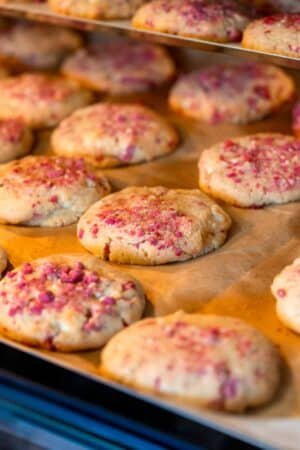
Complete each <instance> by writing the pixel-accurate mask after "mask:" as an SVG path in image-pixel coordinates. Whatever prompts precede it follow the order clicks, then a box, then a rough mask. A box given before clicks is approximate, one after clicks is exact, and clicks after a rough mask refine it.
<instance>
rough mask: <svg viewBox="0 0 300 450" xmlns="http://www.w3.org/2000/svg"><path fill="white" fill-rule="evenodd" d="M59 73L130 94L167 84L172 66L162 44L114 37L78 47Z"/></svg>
mask: <svg viewBox="0 0 300 450" xmlns="http://www.w3.org/2000/svg"><path fill="white" fill-rule="evenodd" d="M62 73H63V74H64V75H66V76H67V77H70V78H72V79H74V80H76V81H78V82H79V83H81V84H82V85H83V86H86V87H88V88H90V89H93V90H96V91H100V92H108V93H110V94H131V93H134V92H144V91H147V90H150V89H152V88H154V87H156V86H160V85H161V84H163V83H166V82H167V81H169V80H170V79H171V78H173V76H174V74H175V66H174V63H173V61H172V59H171V58H170V56H169V55H168V53H167V51H166V50H165V49H164V48H163V47H160V46H158V45H153V44H148V43H143V42H135V41H127V40H123V41H121V40H117V41H110V42H103V43H102V44H98V45H96V44H94V45H93V46H90V47H87V48H82V49H79V50H78V51H77V52H75V53H74V54H73V55H71V56H70V57H69V58H67V59H66V61H65V62H64V64H63V66H62Z"/></svg>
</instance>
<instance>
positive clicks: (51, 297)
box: [0, 255, 145, 352]
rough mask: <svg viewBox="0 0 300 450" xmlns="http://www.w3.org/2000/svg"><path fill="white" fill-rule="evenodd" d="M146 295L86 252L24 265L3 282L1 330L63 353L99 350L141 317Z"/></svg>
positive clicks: (22, 340)
mask: <svg viewBox="0 0 300 450" xmlns="http://www.w3.org/2000/svg"><path fill="white" fill-rule="evenodd" d="M144 304H145V299H144V295H143V291H142V289H141V287H140V285H139V284H138V282H137V281H136V280H134V279H133V278H131V277H129V276H128V275H125V274H124V273H122V272H120V271H118V270H116V269H112V268H111V267H109V266H107V265H104V264H103V263H101V262H99V260H98V259H97V258H94V257H92V256H87V255H53V256H49V257H47V258H41V259H36V260H34V261H32V262H30V263H28V262H27V263H24V264H22V265H21V266H19V267H18V268H16V269H15V270H13V271H11V272H8V273H7V274H6V276H5V277H4V278H3V279H2V280H1V281H0V309H1V312H0V331H1V332H2V333H3V334H4V335H6V336H8V337H10V338H12V339H14V340H16V341H19V342H21V343H24V344H29V345H33V346H38V347H42V348H47V349H51V350H60V351H67V352H69V351H78V350H88V349H93V348H99V347H101V346H102V345H104V344H105V343H106V342H107V341H108V340H109V339H110V338H111V337H112V336H113V335H114V334H115V333H117V332H118V331H119V330H121V329H122V328H124V327H125V326H127V325H129V324H131V323H132V322H134V321H136V320H139V319H140V318H141V315H142V313H143V309H144Z"/></svg>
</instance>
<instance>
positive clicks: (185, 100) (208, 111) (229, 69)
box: [169, 62, 295, 124]
mask: <svg viewBox="0 0 300 450" xmlns="http://www.w3.org/2000/svg"><path fill="white" fill-rule="evenodd" d="M294 94H295V86H294V82H293V80H292V78H291V77H289V76H288V75H286V74H285V73H284V72H283V71H282V70H281V69H279V68H278V67H275V66H271V65H267V64H259V63H252V62H246V63H244V62H243V63H239V64H236V65H229V64H227V65H221V66H220V65H214V66H211V67H207V68H203V69H200V70H196V71H193V72H191V73H189V74H187V75H183V76H182V77H181V78H179V80H178V81H177V82H176V83H175V85H174V86H173V88H172V90H171V92H170V96H169V104H170V106H171V108H172V109H174V110H175V111H180V112H181V113H183V114H184V115H186V116H189V117H192V118H194V119H197V120H202V121H204V122H208V123H211V124H216V123H220V122H232V123H247V122H251V121H254V120H259V119H261V118H262V117H264V116H266V115H267V114H269V113H270V112H272V111H274V110H275V109H277V108H278V107H279V106H280V105H282V104H283V103H284V102H286V101H288V100H290V99H291V98H292V97H293V96H294Z"/></svg>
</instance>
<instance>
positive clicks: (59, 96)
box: [0, 74, 92, 128]
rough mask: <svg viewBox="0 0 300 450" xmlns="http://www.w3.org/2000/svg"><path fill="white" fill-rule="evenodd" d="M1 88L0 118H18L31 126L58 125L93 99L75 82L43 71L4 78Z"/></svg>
mask: <svg viewBox="0 0 300 450" xmlns="http://www.w3.org/2000/svg"><path fill="white" fill-rule="evenodd" d="M0 91H1V96H0V118H1V119H11V118H16V117H20V118H22V119H23V120H24V122H25V123H26V124H27V125H28V126H30V127H31V128H43V127H51V126H54V125H57V124H58V123H59V122H60V121H61V120H62V119H64V118H65V117H67V116H68V115H69V114H71V113H72V112H73V111H74V110H75V109H77V108H80V107H82V106H85V105H88V104H89V103H90V102H91V101H92V94H91V93H90V92H88V91H86V90H85V89H81V88H79V86H78V85H77V84H76V83H73V82H72V81H70V80H65V79H63V78H59V77H52V76H48V75H43V74H24V75H19V76H16V77H10V78H4V79H3V80H0Z"/></svg>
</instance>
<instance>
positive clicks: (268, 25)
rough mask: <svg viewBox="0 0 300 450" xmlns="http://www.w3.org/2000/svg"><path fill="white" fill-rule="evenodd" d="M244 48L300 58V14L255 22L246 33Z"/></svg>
mask: <svg viewBox="0 0 300 450" xmlns="http://www.w3.org/2000/svg"><path fill="white" fill-rule="evenodd" d="M242 46H243V47H245V48H249V49H253V50H259V51H262V52H268V53H275V54H280V55H285V56H289V57H292V58H299V57H300V14H277V15H274V16H267V17H264V18H263V19H258V20H254V21H253V22H252V23H250V25H248V26H247V28H246V29H245V31H244V35H243V40H242Z"/></svg>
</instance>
